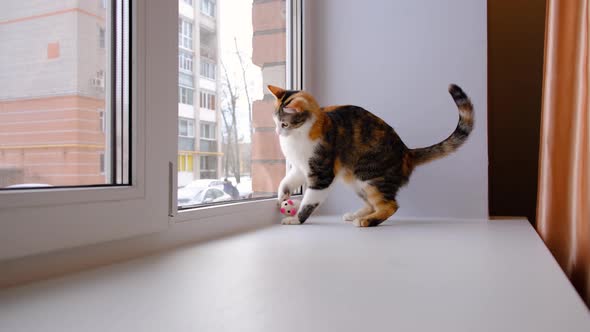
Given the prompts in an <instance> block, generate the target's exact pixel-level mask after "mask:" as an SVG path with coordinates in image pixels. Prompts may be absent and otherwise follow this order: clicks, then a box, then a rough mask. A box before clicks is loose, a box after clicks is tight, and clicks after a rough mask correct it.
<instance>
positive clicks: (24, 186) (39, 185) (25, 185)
mask: <svg viewBox="0 0 590 332" xmlns="http://www.w3.org/2000/svg"><path fill="white" fill-rule="evenodd" d="M46 187H53V186H52V185H50V184H46V183H19V184H13V185H10V186H6V187H4V188H5V189H29V188H46Z"/></svg>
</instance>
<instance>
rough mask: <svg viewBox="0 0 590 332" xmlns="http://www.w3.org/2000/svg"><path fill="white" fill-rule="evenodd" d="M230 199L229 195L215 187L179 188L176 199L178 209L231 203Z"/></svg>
mask: <svg viewBox="0 0 590 332" xmlns="http://www.w3.org/2000/svg"><path fill="white" fill-rule="evenodd" d="M231 199H232V198H231V196H230V195H228V194H226V193H225V192H223V190H221V189H219V188H215V187H205V188H187V187H184V188H179V189H178V197H177V200H178V206H179V207H189V206H193V205H198V204H207V203H217V202H224V201H231Z"/></svg>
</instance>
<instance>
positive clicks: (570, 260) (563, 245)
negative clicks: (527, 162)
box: [537, 0, 590, 307]
mask: <svg viewBox="0 0 590 332" xmlns="http://www.w3.org/2000/svg"><path fill="white" fill-rule="evenodd" d="M589 14H590V0H547V24H546V35H545V75H544V80H543V107H542V121H541V142H540V143H541V145H540V160H539V195H538V207H537V230H538V232H539V234H540V235H541V237H542V238H543V240H544V241H545V243H546V244H547V246H548V247H549V249H550V250H551V252H552V253H553V255H554V256H555V258H556V259H557V261H558V262H559V264H560V265H561V267H562V268H563V270H564V271H565V272H566V274H567V275H568V276H569V278H570V279H571V281H572V283H573V284H574V286H575V287H576V289H577V290H578V292H579V293H580V295H581V296H582V297H583V298H584V300H585V301H586V303H587V304H588V306H589V307H590V195H589V188H590V133H589V131H590V115H589V113H590V100H589V98H588V95H589V89H590V82H589V77H590V75H589V66H588V65H589V42H590V40H589V38H590V31H589V28H590V22H589V19H590V15H589Z"/></svg>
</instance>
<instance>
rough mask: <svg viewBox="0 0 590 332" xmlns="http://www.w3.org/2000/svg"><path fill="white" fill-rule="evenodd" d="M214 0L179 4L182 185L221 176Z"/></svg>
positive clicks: (180, 162) (216, 32) (179, 135)
mask: <svg viewBox="0 0 590 332" xmlns="http://www.w3.org/2000/svg"><path fill="white" fill-rule="evenodd" d="M217 24H218V10H217V2H216V0H179V18H178V48H179V50H178V66H179V69H178V70H179V73H178V96H179V98H178V150H179V152H178V172H179V173H178V185H179V186H183V185H186V184H188V183H190V182H191V181H192V180H195V179H216V178H219V177H220V176H221V175H220V174H221V156H222V153H221V152H220V151H221V144H219V141H220V137H221V130H220V129H221V128H220V121H219V118H220V117H219V114H220V113H219V104H220V103H219V90H220V84H219V82H220V72H219V66H218V62H219V43H218V39H219V37H218V36H219V29H218V25H217Z"/></svg>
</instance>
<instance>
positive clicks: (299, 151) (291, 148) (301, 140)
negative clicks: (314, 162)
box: [279, 121, 318, 175]
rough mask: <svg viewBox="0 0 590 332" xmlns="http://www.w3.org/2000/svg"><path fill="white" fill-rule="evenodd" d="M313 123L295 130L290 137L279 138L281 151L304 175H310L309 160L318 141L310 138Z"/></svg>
mask: <svg viewBox="0 0 590 332" xmlns="http://www.w3.org/2000/svg"><path fill="white" fill-rule="evenodd" d="M309 122H311V121H308V123H306V124H304V125H303V126H301V127H300V128H297V129H296V130H294V132H293V133H292V134H291V135H289V136H279V142H280V144H281V150H282V151H283V154H284V155H285V158H287V161H288V162H290V163H291V165H293V166H295V167H297V168H298V169H299V170H300V171H302V172H303V173H304V174H306V175H307V174H309V159H310V158H311V157H312V156H313V153H314V150H315V147H316V145H317V144H318V140H315V141H312V140H311V139H310V138H309V130H310V128H311V123H309Z"/></svg>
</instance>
